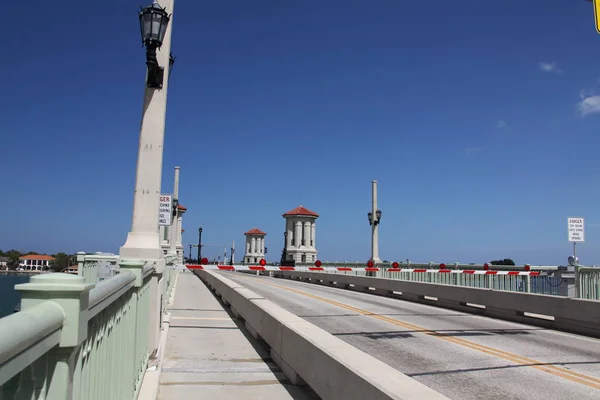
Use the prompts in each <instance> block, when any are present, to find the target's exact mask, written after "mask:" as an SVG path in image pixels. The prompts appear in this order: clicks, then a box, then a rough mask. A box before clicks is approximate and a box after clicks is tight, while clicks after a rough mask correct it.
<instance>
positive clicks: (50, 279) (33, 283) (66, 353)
mask: <svg viewBox="0 0 600 400" xmlns="http://www.w3.org/2000/svg"><path fill="white" fill-rule="evenodd" d="M94 286H95V285H94V284H86V283H85V279H84V278H83V277H81V276H76V275H70V274H62V273H55V274H45V275H38V276H32V277H31V279H30V281H29V283H22V284H19V285H15V290H17V291H19V292H21V298H22V300H21V306H22V308H23V310H27V309H29V308H31V307H34V306H36V305H38V304H40V303H43V302H46V301H53V302H55V303H56V304H58V305H59V306H60V307H61V308H62V310H63V312H64V315H65V322H64V324H63V328H62V331H61V334H60V343H59V345H58V347H56V348H54V349H52V350H51V352H50V353H48V356H49V357H48V362H49V364H50V365H49V366H48V368H50V369H51V370H52V371H53V374H52V378H51V379H50V380H49V381H48V385H49V386H48V392H47V398H48V399H69V400H70V399H73V398H78V397H77V396H74V393H73V392H74V390H73V387H74V385H76V383H77V382H76V381H77V379H75V374H76V372H77V371H76V368H75V366H76V362H77V358H78V353H79V351H80V347H81V344H82V343H83V341H84V340H85V339H86V338H87V335H88V316H87V310H88V308H89V300H90V290H91V289H92V288H93V287H94Z"/></svg>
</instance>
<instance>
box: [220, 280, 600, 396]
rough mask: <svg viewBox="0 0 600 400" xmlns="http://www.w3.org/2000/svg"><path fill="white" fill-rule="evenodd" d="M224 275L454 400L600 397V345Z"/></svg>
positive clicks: (354, 295) (434, 310)
mask: <svg viewBox="0 0 600 400" xmlns="http://www.w3.org/2000/svg"><path fill="white" fill-rule="evenodd" d="M221 273H222V274H223V275H224V276H227V277H228V278H230V279H232V280H234V281H236V282H238V283H240V284H242V285H244V286H245V287H247V288H248V289H250V290H252V291H254V292H256V293H258V294H260V295H262V296H264V297H265V298H267V299H269V300H271V301H272V302H274V303H275V304H277V305H279V306H281V307H283V308H284V309H286V310H288V311H290V312H293V313H294V314H296V315H298V316H300V317H302V318H304V319H306V320H308V321H310V322H311V323H313V324H315V325H317V326H318V327H320V328H322V329H324V330H326V331H328V332H330V333H332V334H333V335H335V336H336V337H338V338H340V339H342V340H344V341H346V342H348V343H350V344H352V345H353V346H355V347H357V348H359V349H360V350H362V351H364V352H366V353H368V354H371V355H372V356H374V357H376V358H378V359H380V360H381V361H383V362H385V363H387V364H388V365H391V366H393V367H394V368H397V369H398V370H400V371H401V372H403V373H404V374H406V375H408V376H411V377H413V378H414V379H416V380H418V381H419V382H422V383H423V384H425V385H427V386H429V387H431V388H432V389H435V390H436V391H438V392H440V393H442V394H444V395H446V396H447V397H449V398H451V399H455V400H471V399H472V400H482V399H484V400H488V399H489V400H493V399H498V400H509V399H510V400H512V399H527V400H537V399H540V400H541V399H543V400H569V399H573V400H584V399H590V400H591V399H594V400H598V399H600V340H596V339H591V338H587V337H583V336H577V335H572V334H567V333H562V332H557V331H552V330H547V329H544V328H538V327H533V326H528V325H523V324H517V323H512V322H505V321H500V320H495V319H491V318H486V317H481V316H475V315H471V314H464V313H460V312H456V311H451V310H445V309H442V308H438V307H432V306H426V305H421V304H416V303H410V302H407V301H402V300H398V299H391V298H386V297H380V296H375V295H371V294H367V293H358V292H353V291H349V290H344V289H338V288H330V287H326V286H320V285H316V284H311V283H303V282H296V281H291V280H287V279H286V280H284V279H276V278H270V277H257V276H254V275H249V274H242V273H238V272H221Z"/></svg>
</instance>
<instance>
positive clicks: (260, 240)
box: [244, 228, 267, 264]
mask: <svg viewBox="0 0 600 400" xmlns="http://www.w3.org/2000/svg"><path fill="white" fill-rule="evenodd" d="M244 235H246V254H244V262H245V263H246V264H250V263H258V262H260V260H262V259H263V258H265V236H266V235H267V234H266V232H263V231H261V230H260V229H258V228H254V229H250V230H249V231H248V232H246V233H244Z"/></svg>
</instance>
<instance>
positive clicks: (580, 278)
mask: <svg viewBox="0 0 600 400" xmlns="http://www.w3.org/2000/svg"><path fill="white" fill-rule="evenodd" d="M576 282H577V283H576V284H577V296H578V297H580V298H582V299H590V300H600V268H598V267H577V270H576Z"/></svg>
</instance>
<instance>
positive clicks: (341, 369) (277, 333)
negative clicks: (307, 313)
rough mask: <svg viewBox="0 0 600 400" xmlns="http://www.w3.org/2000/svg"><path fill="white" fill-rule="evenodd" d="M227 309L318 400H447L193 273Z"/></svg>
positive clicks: (244, 292) (256, 299)
mask: <svg viewBox="0 0 600 400" xmlns="http://www.w3.org/2000/svg"><path fill="white" fill-rule="evenodd" d="M194 273H195V274H196V275H198V276H199V277H200V278H201V279H202V280H203V281H204V282H205V283H206V284H207V285H208V286H209V287H211V288H212V289H213V290H214V291H215V292H216V293H217V294H218V295H219V296H220V297H221V299H222V301H223V302H224V303H225V304H227V305H231V310H232V312H233V314H234V315H236V316H237V317H238V318H242V319H244V320H245V324H246V327H247V328H248V331H249V332H250V333H251V334H252V335H253V336H254V337H256V338H257V339H262V340H264V341H265V342H266V343H267V344H268V345H269V346H270V347H271V358H272V359H273V361H274V362H275V363H276V364H277V365H279V366H280V368H281V370H282V371H283V373H284V374H285V375H286V376H287V377H288V378H289V379H290V381H291V382H292V383H293V384H299V385H303V384H307V385H308V386H310V387H311V388H312V389H313V390H314V391H315V392H316V393H317V394H318V395H319V396H320V397H321V398H322V399H324V400H330V399H331V400H333V399H335V400H338V399H345V400H363V399H372V400H384V399H385V400H388V399H396V400H423V399H427V400H442V399H446V400H447V398H446V397H445V396H443V395H441V394H439V393H437V392H436V391H434V390H433V389H431V388H429V387H427V386H425V385H423V384H422V383H420V382H417V381H416V380H414V379H412V378H410V377H408V376H406V375H404V374H403V373H401V372H400V371H398V370H396V369H394V368H393V367H390V366H389V365H387V364H385V363H383V362H382V361H379V360H377V359H376V358H374V357H372V356H370V355H368V354H367V353H364V352H362V351H361V350H358V349H357V348H355V347H353V346H352V345H350V344H348V343H346V342H344V341H343V340H341V339H339V338H337V337H335V336H333V335H331V334H330V333H328V332H326V331H324V330H322V329H321V328H318V327H317V326H315V325H313V324H311V323H310V322H308V321H306V320H304V319H302V318H300V317H298V316H296V315H294V314H292V313H290V312H288V311H286V310H284V309H282V308H281V307H279V306H277V305H275V304H274V303H272V302H270V301H269V300H267V299H265V298H263V297H261V296H259V295H257V294H256V293H254V292H252V291H250V290H248V289H245V288H244V287H243V286H241V285H239V284H237V283H235V282H233V281H231V280H230V279H227V278H225V277H223V276H219V275H218V274H216V273H213V272H211V271H204V270H194Z"/></svg>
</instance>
